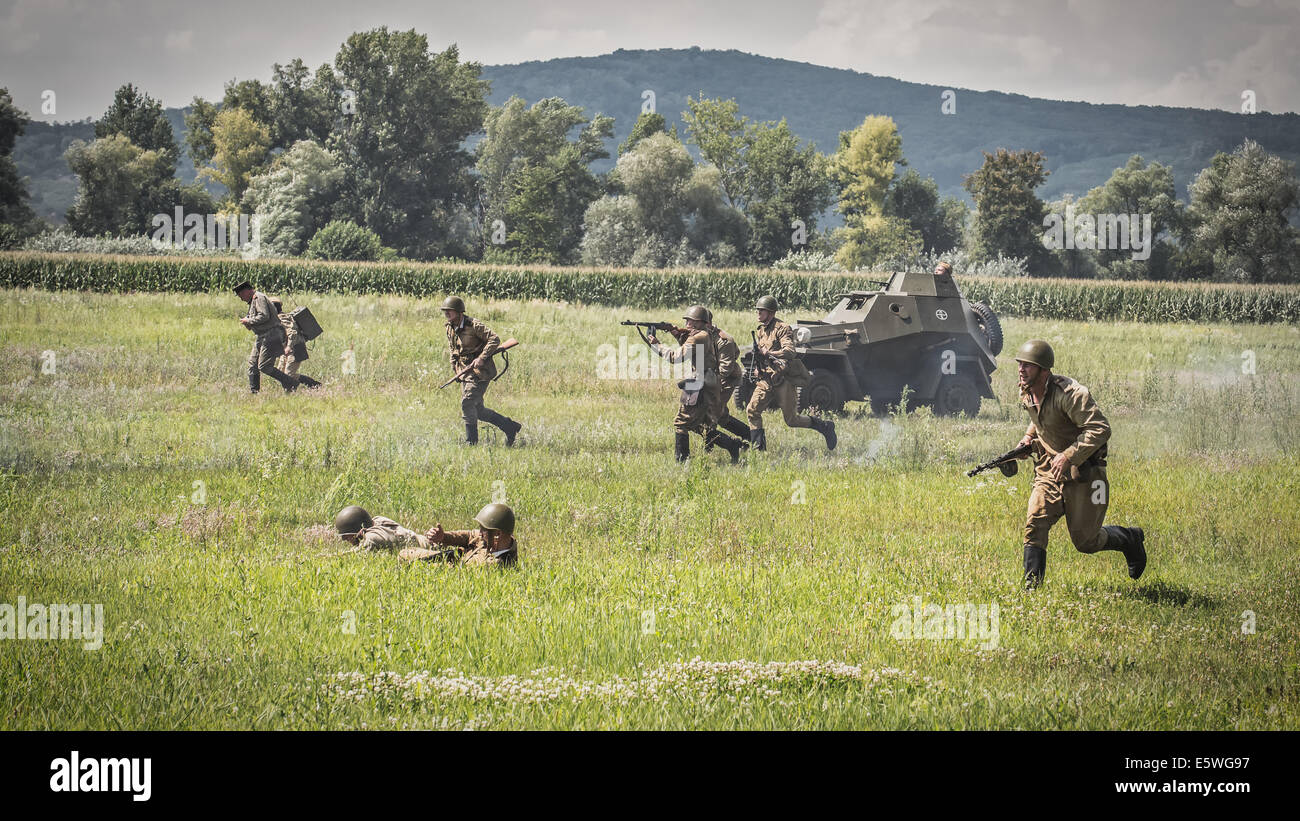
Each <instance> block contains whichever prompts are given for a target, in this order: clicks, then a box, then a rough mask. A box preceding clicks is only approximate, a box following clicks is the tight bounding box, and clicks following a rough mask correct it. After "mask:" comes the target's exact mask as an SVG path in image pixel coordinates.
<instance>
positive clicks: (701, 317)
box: [682, 305, 713, 322]
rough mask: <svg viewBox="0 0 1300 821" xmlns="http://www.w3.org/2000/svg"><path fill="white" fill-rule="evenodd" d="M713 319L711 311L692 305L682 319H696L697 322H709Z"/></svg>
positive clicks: (701, 306)
mask: <svg viewBox="0 0 1300 821" xmlns="http://www.w3.org/2000/svg"><path fill="white" fill-rule="evenodd" d="M712 318H713V316H712V315H711V314H710V313H709V309H708V308H705V307H704V306H703V305H692V306H691V307H689V308H687V309H686V313H685V314H683V315H682V319H694V320H695V321H696V322H708V321H709V320H710V319H712Z"/></svg>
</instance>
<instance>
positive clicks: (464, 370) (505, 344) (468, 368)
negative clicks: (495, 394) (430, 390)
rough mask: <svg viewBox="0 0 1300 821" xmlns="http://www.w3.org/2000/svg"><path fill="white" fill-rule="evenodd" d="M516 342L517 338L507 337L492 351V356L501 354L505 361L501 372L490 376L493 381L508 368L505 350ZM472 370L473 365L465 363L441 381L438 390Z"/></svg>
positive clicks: (517, 341) (508, 359)
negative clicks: (445, 379) (453, 373)
mask: <svg viewBox="0 0 1300 821" xmlns="http://www.w3.org/2000/svg"><path fill="white" fill-rule="evenodd" d="M518 344H519V340H518V339H514V338H511V339H507V340H506V341H505V342H502V343H501V345H500V346H499V347H498V348H497V349H496V350H495V351H493V352H492V356H496V355H497V354H501V355H502V356H501V358H502V359H503V360H505V363H506V366H505V367H504V368H502V369H501V373H498V374H497V375H496V376H494V377H492V381H493V382H495V381H496V380H498V379H500V378H501V377H502V376H504V375H505V373H506V371H508V370H510V357H508V356H506V355H505V352H506V351H508V350H510V349H511V348H513V347H515V346H516V345H518ZM491 358H492V357H491V356H490V357H488V359H491ZM472 370H474V366H473V365H466V366H465V367H463V368H461V369H460V370H459V371H457V372H456V375H455V376H453V377H452V378H451V379H448V380H447V381H446V382H443V383H442V384H441V385H439V386H438V390H442V389H443V388H445V387H447V386H448V385H450V384H451V383H452V382H459V381H461V379H462V378H463V377H464V376H465V374H467V373H469V372H470V371H472Z"/></svg>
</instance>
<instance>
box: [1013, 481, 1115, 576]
mask: <svg viewBox="0 0 1300 821" xmlns="http://www.w3.org/2000/svg"><path fill="white" fill-rule="evenodd" d="M1048 464H1049V463H1048V462H1047V461H1046V459H1045V458H1044V460H1043V461H1042V462H1041V463H1040V465H1039V467H1038V469H1037V470H1035V472H1034V486H1033V489H1032V490H1031V491H1030V493H1029V511H1028V515H1027V516H1026V518H1025V546H1026V547H1041V548H1044V549H1046V548H1047V534H1048V531H1050V530H1051V529H1052V525H1054V524H1056V523H1057V521H1059V520H1060V518H1061V517H1062V516H1064V517H1065V526H1066V528H1067V529H1068V530H1069V532H1070V541H1072V542H1074V547H1075V549H1076V550H1078V551H1079V552H1080V553H1096V552H1097V551H1098V550H1102V549H1103V548H1105V547H1106V532H1105V531H1104V530H1102V529H1101V526H1102V523H1103V522H1104V521H1105V520H1106V507H1107V505H1108V504H1109V503H1110V483H1109V482H1108V481H1107V480H1106V468H1104V467H1083V468H1080V469H1079V478H1078V479H1077V480H1072V481H1066V482H1059V481H1057V480H1056V479H1053V478H1052V477H1051V475H1050V474H1049V473H1048V471H1047V467H1046V466H1047V465H1048Z"/></svg>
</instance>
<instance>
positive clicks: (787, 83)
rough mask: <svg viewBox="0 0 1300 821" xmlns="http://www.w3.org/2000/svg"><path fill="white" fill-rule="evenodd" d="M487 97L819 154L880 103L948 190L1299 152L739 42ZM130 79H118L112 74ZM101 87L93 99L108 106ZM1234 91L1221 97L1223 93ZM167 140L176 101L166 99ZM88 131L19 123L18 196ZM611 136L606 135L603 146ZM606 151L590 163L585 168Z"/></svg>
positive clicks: (1175, 122)
mask: <svg viewBox="0 0 1300 821" xmlns="http://www.w3.org/2000/svg"><path fill="white" fill-rule="evenodd" d="M483 75H484V77H485V78H486V79H488V80H490V81H491V83H492V93H491V96H490V98H489V100H490V102H491V103H492V104H493V105H500V104H501V103H503V102H504V101H505V100H506V99H507V98H509V97H510V96H511V95H518V96H520V97H523V98H524V99H526V100H528V101H529V102H536V101H537V100H539V99H542V98H544V97H563V98H564V99H565V100H567V101H568V102H570V103H573V104H576V105H581V106H583V107H584V108H585V109H586V111H587V113H588V114H589V115H591V114H595V113H597V112H600V113H604V114H609V115H611V116H613V117H615V131H616V136H617V142H621V141H622V140H623V139H624V138H626V137H627V135H628V132H629V131H630V129H631V127H632V124H633V123H634V122H635V121H636V117H637V115H638V114H639V113H640V111H641V106H642V101H643V97H642V94H643V92H644V91H646V90H650V91H653V92H654V94H655V107H656V110H657V111H659V113H661V114H663V115H664V116H665V117H667V118H668V119H669V121H670V122H674V121H675V122H676V123H677V126H678V132H679V133H680V134H682V135H683V136H684V130H683V129H682V126H681V122H680V118H681V112H682V111H683V110H685V108H686V98H687V96H693V95H697V94H699V93H700V92H703V93H704V95H705V96H706V97H720V98H724V99H726V98H732V97H734V98H735V99H736V101H737V102H738V103H739V105H740V111H741V114H743V115H745V116H747V117H749V118H750V119H753V120H778V119H780V118H782V117H785V118H786V120H787V121H789V123H790V126H791V128H792V129H793V130H794V131H795V133H797V134H799V135H800V136H801V137H802V138H804V139H806V140H812V141H813V142H815V143H816V144H817V146H818V148H819V149H820V150H822V151H824V152H826V153H830V152H833V151H834V150H835V148H836V145H837V141H838V136H839V132H841V131H845V130H848V129H851V128H853V127H855V126H857V125H858V124H860V123H861V122H862V119H863V117H865V116H866V115H868V114H886V115H889V116H890V117H893V118H894V120H895V122H897V123H898V127H899V131H900V133H901V135H902V138H903V152H904V155H905V156H906V158H907V160H908V163H909V164H910V165H911V166H912V167H914V168H916V169H917V170H918V171H919V172H920V173H921V174H922V175H924V176H932V177H934V179H935V181H936V182H937V183H938V184H939V187H940V189H941V190H942V192H943V193H944V194H952V195H957V196H961V197H963V198H965V199H968V198H967V197H966V194H965V192H964V191H963V190H962V189H961V179H962V176H963V175H964V174H968V173H970V172H972V171H974V170H975V169H976V168H978V167H979V166H980V164H981V163H982V162H983V155H982V153H981V152H983V151H992V150H993V149H996V148H999V147H1005V148H1010V149H1020V148H1028V149H1033V150H1036V151H1042V152H1044V153H1045V154H1046V155H1047V164H1048V168H1049V169H1050V170H1051V172H1052V173H1051V176H1049V177H1048V179H1047V183H1046V184H1045V185H1044V186H1043V187H1042V188H1041V189H1039V191H1038V194H1039V196H1041V197H1042V198H1044V199H1047V200H1051V199H1054V198H1057V197H1059V196H1060V195H1061V194H1062V193H1066V192H1072V193H1075V194H1083V193H1084V192H1086V191H1087V190H1088V189H1090V188H1093V187H1095V186H1098V185H1101V184H1102V183H1104V182H1105V181H1106V179H1107V178H1108V177H1109V176H1110V173H1111V172H1112V171H1113V170H1114V169H1115V168H1118V167H1120V166H1122V165H1123V164H1124V163H1125V161H1126V160H1127V159H1128V158H1129V156H1130V155H1132V154H1141V155H1142V156H1143V157H1145V158H1146V159H1148V160H1158V161H1160V162H1162V163H1164V164H1166V165H1170V166H1172V167H1173V171H1174V182H1175V184H1176V186H1177V189H1178V192H1179V195H1180V196H1182V197H1184V198H1185V197H1186V190H1187V184H1188V183H1189V182H1191V180H1192V178H1193V177H1194V176H1195V174H1196V173H1197V172H1199V171H1200V170H1201V169H1202V168H1204V167H1205V166H1207V165H1208V164H1209V162H1210V159H1211V157H1213V156H1214V154H1215V152H1218V151H1230V150H1231V149H1232V148H1234V147H1235V146H1237V145H1239V144H1240V143H1241V141H1242V139H1244V138H1246V137H1250V138H1252V139H1254V140H1256V141H1257V142H1259V143H1260V145H1262V146H1263V147H1264V148H1265V149H1267V150H1268V151H1270V152H1272V153H1275V154H1279V155H1281V156H1283V157H1285V158H1286V159H1289V160H1291V161H1294V162H1298V163H1300V115H1296V114H1284V115H1274V114H1262V113H1261V114H1249V115H1248V114H1233V113H1229V112H1226V111H1207V110H1201V109H1189V108H1161V107H1152V106H1122V105H1093V104H1090V103H1074V102H1059V101H1052V100H1040V99H1035V98H1031V97H1025V96H1023V95H1019V94H1004V93H1001V92H980V91H966V90H963V89H961V88H960V87H959V86H958V85H957V83H958V82H959V81H960V79H961V78H959V77H954V78H953V81H954V85H953V86H951V88H952V89H953V90H954V91H955V99H954V103H955V106H956V111H955V113H953V114H944V113H942V111H941V106H942V104H943V99H942V96H941V95H943V92H944V91H945V87H944V86H934V85H924V84H920V83H909V82H905V81H902V80H895V79H892V78H889V77H877V76H873V75H870V74H860V73H858V72H854V71H847V70H842V69H832V68H825V67H822V66H815V65H810V64H807V63H796V62H792V61H789V60H776V59H772V58H768V57H759V56H756V55H753V54H746V53H743V52H739V51H703V50H700V49H696V48H693V49H659V50H655V51H627V50H621V49H620V50H619V51H616V52H614V53H613V54H606V55H602V56H600V57H567V58H561V59H555V60H547V61H538V62H529V63H520V64H518V65H503V66H486V67H485V68H484V70H483ZM133 80H134V81H136V82H138V81H139V78H130V77H124V78H122V82H130V81H133ZM108 103H109V101H108V100H105V101H104V107H105V108H107V107H108ZM1233 103H1234V101H1232V100H1225V101H1224V104H1225V105H1231V104H1233ZM167 116H168V119H169V120H171V121H172V123H173V126H174V128H175V130H176V135H177V138H178V140H180V139H182V136H183V135H182V133H181V128H180V123H181V117H182V112H181V110H180V109H174V108H172V109H167ZM90 136H93V133H92V129H91V126H90V125H89V124H87V123H68V124H60V125H45V124H41V123H32V124H30V125H29V126H28V129H27V133H26V134H25V135H24V136H23V137H22V138H20V139H19V141H18V145H17V147H16V150H15V152H14V159H15V161H16V163H17V165H18V169H19V173H20V174H22V175H24V176H26V177H28V178H29V181H28V190H29V191H30V192H31V194H32V206H33V208H34V209H35V210H36V212H37V213H38V214H40V215H42V216H46V217H54V218H56V219H57V220H59V221H61V220H62V215H63V212H64V211H66V210H67V208H68V207H69V206H70V205H71V204H72V197H73V195H74V194H75V192H76V179H75V177H73V176H72V175H71V172H69V171H68V168H67V165H66V163H64V162H63V160H62V152H63V151H64V150H65V149H66V148H67V146H68V144H69V143H70V142H71V141H72V140H73V139H76V138H83V139H85V138H89V137H90ZM617 142H615V143H614V144H613V145H611V146H610V149H611V153H616V151H617V148H616V146H617ZM610 164H611V161H606V162H605V163H602V164H598V165H597V166H596V167H597V170H604V169H605V168H607V167H609V165H610ZM194 173H195V172H194V166H193V164H192V163H191V162H190V161H189V157H188V155H186V154H184V153H182V160H181V168H180V170H179V176H180V177H181V178H182V179H183V180H185V181H187V182H188V181H190V180H192V179H193V178H194Z"/></svg>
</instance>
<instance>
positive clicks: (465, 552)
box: [398, 530, 519, 567]
mask: <svg viewBox="0 0 1300 821" xmlns="http://www.w3.org/2000/svg"><path fill="white" fill-rule="evenodd" d="M421 538H423V537H421ZM442 548H443V549H441V550H439V549H437V547H429V546H424V547H411V548H407V549H406V550H403V551H402V552H401V553H399V554H398V557H399V558H401V559H402V560H404V561H408V562H417V561H418V562H447V563H448V564H463V565H468V566H471V567H485V566H503V567H508V566H510V565H513V564H514V563H515V562H516V561H517V560H518V558H519V542H518V541H517V540H516V539H515V537H514V536H510V537H509V541H508V542H506V544H505V546H504V547H501V546H498V547H497V548H495V549H489V548H488V543H487V536H486V534H485V533H484V532H483V531H482V530H448V531H445V532H444V533H443V534H442Z"/></svg>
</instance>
